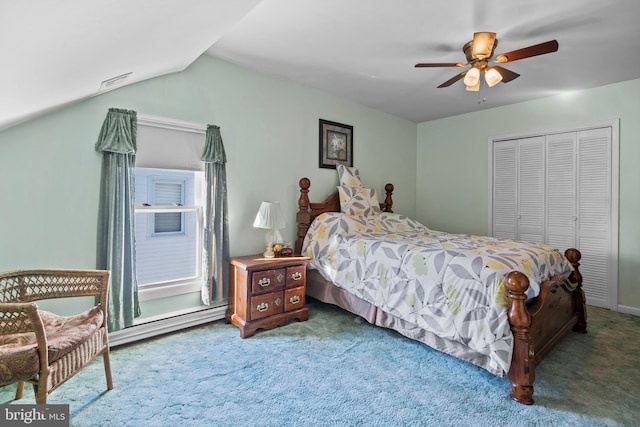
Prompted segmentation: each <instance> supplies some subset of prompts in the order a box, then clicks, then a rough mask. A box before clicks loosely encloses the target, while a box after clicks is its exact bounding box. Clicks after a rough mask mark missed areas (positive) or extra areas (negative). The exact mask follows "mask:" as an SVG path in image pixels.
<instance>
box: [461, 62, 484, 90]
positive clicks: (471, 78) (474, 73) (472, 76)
mask: <svg viewBox="0 0 640 427" xmlns="http://www.w3.org/2000/svg"><path fill="white" fill-rule="evenodd" d="M464 84H465V85H467V87H469V86H471V87H474V86H476V85H478V84H480V70H478V69H477V68H476V67H471V69H470V70H469V71H467V74H465V76H464ZM467 90H469V89H467Z"/></svg>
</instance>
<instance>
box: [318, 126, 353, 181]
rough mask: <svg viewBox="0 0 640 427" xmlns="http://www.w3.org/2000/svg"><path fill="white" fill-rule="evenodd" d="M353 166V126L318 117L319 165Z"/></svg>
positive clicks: (323, 166) (324, 166) (334, 166)
mask: <svg viewBox="0 0 640 427" xmlns="http://www.w3.org/2000/svg"><path fill="white" fill-rule="evenodd" d="M338 164H343V165H345V166H350V167H352V166H353V126H349V125H343V124H342V123H336V122H330V121H328V120H322V119H320V167H321V168H326V169H335V168H336V165H338Z"/></svg>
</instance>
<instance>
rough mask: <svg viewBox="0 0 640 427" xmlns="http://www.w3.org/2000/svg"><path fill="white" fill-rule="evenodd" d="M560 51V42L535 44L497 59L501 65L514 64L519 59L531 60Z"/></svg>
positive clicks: (552, 41)
mask: <svg viewBox="0 0 640 427" xmlns="http://www.w3.org/2000/svg"><path fill="white" fill-rule="evenodd" d="M557 50H558V41H557V40H550V41H548V42H544V43H540V44H535V45H533V46H529V47H523V48H522V49H516V50H512V51H511V52H507V53H501V54H500V55H498V56H497V57H496V61H498V62H500V63H505V62H513V61H517V60H519V59H525V58H531V57H532V56H538V55H544V54H547V53H552V52H556V51H557Z"/></svg>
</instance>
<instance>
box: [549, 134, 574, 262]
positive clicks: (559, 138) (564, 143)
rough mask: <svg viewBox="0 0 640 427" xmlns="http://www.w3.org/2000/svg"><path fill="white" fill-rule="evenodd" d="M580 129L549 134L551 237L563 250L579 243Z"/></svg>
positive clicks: (552, 243)
mask: <svg viewBox="0 0 640 427" xmlns="http://www.w3.org/2000/svg"><path fill="white" fill-rule="evenodd" d="M576 150H577V133H576V132H567V133H560V134H554V135H548V136H547V239H546V242H547V243H548V244H550V245H551V246H553V247H555V248H557V249H560V250H561V251H562V252H563V253H564V251H565V250H566V249H568V248H574V247H576V245H577V243H576V233H577V220H578V216H577V213H576V199H577V191H576V175H577V171H576V170H577V166H576Z"/></svg>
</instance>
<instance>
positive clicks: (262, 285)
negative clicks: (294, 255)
mask: <svg viewBox="0 0 640 427" xmlns="http://www.w3.org/2000/svg"><path fill="white" fill-rule="evenodd" d="M286 273H287V272H286V270H285V269H284V268H278V269H274V270H262V271H256V272H254V273H253V274H252V275H251V292H252V293H254V294H261V293H264V292H272V291H276V290H278V289H282V288H283V287H284V284H285V278H286V276H285V275H286Z"/></svg>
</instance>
